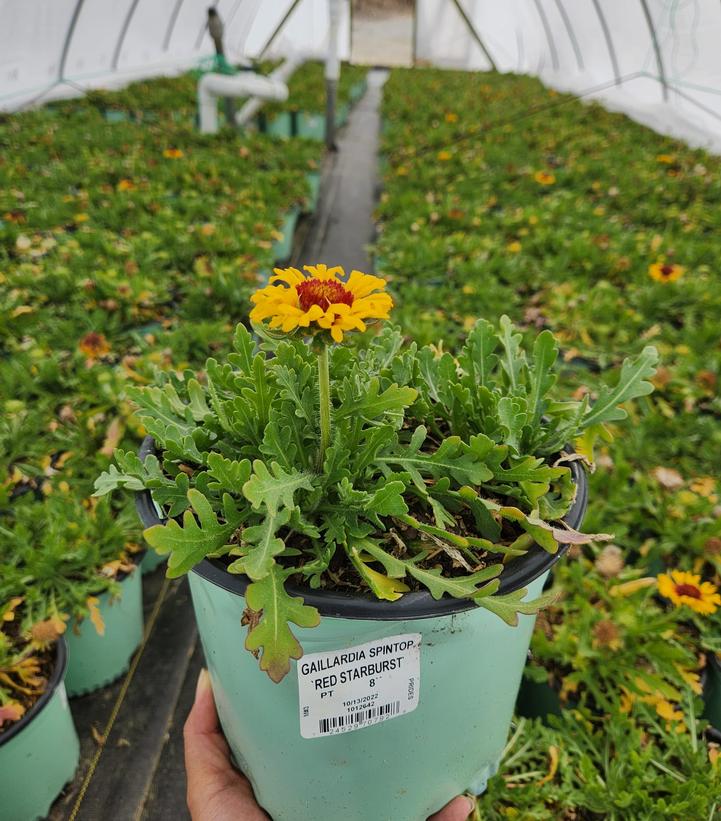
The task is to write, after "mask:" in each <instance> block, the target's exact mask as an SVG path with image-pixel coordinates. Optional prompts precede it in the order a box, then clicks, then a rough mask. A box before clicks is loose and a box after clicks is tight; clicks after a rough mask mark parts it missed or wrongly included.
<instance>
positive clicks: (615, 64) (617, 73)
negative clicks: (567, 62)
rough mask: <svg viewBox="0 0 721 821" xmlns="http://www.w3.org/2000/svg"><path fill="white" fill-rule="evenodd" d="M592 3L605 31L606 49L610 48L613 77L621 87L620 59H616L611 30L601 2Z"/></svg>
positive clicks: (595, 0)
mask: <svg viewBox="0 0 721 821" xmlns="http://www.w3.org/2000/svg"><path fill="white" fill-rule="evenodd" d="M591 2H592V3H593V7H594V8H595V9H596V15H597V17H598V22H599V23H600V24H601V29H602V30H603V36H604V38H605V40H606V47H607V48H608V56H609V57H610V58H611V65H612V66H613V76H614V78H615V80H616V85H617V86H620V85H621V72H620V70H619V68H618V58H617V57H616V49H615V48H614V46H613V38H612V37H611V30H610V29H609V27H608V22H607V21H606V17H605V16H604V13H603V9H602V8H601V4H600V3H599V0H591Z"/></svg>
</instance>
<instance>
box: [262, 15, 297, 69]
mask: <svg viewBox="0 0 721 821" xmlns="http://www.w3.org/2000/svg"><path fill="white" fill-rule="evenodd" d="M300 3H301V0H293V2H292V3H291V4H290V6H289V8H288V11H286V13H285V14H284V15H283V16H282V17H281V18H280V22H279V23H278V25H277V26H276V27H275V29H273V33H272V34H271V35H270V37H269V38H268V39H267V40H266V42H265V45H264V46H263V48H262V49H261V50H260V53H259V54H258V59H259V60H262V59H263V57H265V53H266V52H267V51H268V49H269V48H270V47H271V46H272V45H273V43H274V42H275V38H276V37H277V36H278V35H279V34H280V32H281V30H282V29H283V27H284V26H285V24H286V23H287V22H288V19H289V18H290V15H291V14H293V12H294V11H295V10H296V8H298V6H299V5H300Z"/></svg>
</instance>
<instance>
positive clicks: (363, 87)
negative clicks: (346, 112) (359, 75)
mask: <svg viewBox="0 0 721 821" xmlns="http://www.w3.org/2000/svg"><path fill="white" fill-rule="evenodd" d="M367 89H368V81H367V80H366V78H365V77H364V78H363V79H362V80H358V82H356V83H353V85H352V86H351V87H350V89H349V90H348V97H349V98H350V101H351V103H356V102H358V100H360V98H361V97H362V96H363V95H364V94H365V93H366V91H367Z"/></svg>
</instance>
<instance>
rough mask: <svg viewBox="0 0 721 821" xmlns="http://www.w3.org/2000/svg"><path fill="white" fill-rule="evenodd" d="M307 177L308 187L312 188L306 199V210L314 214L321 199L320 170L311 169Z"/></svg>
mask: <svg viewBox="0 0 721 821" xmlns="http://www.w3.org/2000/svg"><path fill="white" fill-rule="evenodd" d="M305 177H306V179H307V180H308V188H309V189H310V194H309V195H308V199H307V200H306V212H307V213H309V214H314V213H315V211H316V209H317V208H318V200H319V199H320V171H310V172H309V173H308V174H306V175H305Z"/></svg>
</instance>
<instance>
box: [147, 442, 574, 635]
mask: <svg viewBox="0 0 721 821" xmlns="http://www.w3.org/2000/svg"><path fill="white" fill-rule="evenodd" d="M154 452H155V442H154V440H153V437H152V436H146V437H145V439H144V440H143V443H142V445H141V446H140V450H139V451H138V456H139V457H140V459H141V460H144V459H145V457H146V456H147V455H148V454H150V453H154ZM562 452H563V453H573V452H574V451H573V449H572V448H571V446H570V445H567V446H566V447H564V448H563V451H562ZM568 467H569V469H570V471H571V476H572V478H573V481H574V484H575V486H576V498H575V500H574V502H573V504H572V505H571V508H570V510H569V511H568V513H567V514H566V516H565V517H564V518H563V520H562V521H563V522H565V523H566V524H567V525H568V526H569V527H572V528H573V529H574V530H576V529H578V528H579V527H580V525H581V522H582V521H583V517H584V515H585V513H586V508H587V506H588V479H587V477H586V471H585V470H584V469H583V466H582V465H581V463H580V461H579V460H573V461H570V462H569V463H568ZM135 507H136V510H137V511H138V515H139V517H140V520H141V522H142V523H143V526H144V527H145V528H148V527H152V526H153V525H159V524H163V521H164V520H163V519H161V518H160V516H159V515H158V513H157V511H156V508H155V502H154V501H153V498H152V496H151V494H150V491H149V490H141V491H137V492H136V494H135ZM569 547H570V544H568V543H565V544H564V543H560V544H559V546H558V550H557V551H556V552H555V553H548V552H547V551H546V550H544V549H543V548H542V547H541V546H540V545H539V544H537V543H534V544H533V545H531V547H530V548H529V550H528V552H527V553H526V554H525V555H524V556H519V557H516V558H515V559H512V560H511V561H510V562H508V564H507V565H506V567H505V569H504V570H503V572H502V573H501V575H500V577H499V580H500V587H499V588H498V591H497V593H495V594H494V595H504V594H506V593H513V592H514V591H515V590H520V589H521V588H522V587H526V586H527V585H529V584H530V583H531V582H533V581H535V580H536V579H537V578H538V577H539V576H541V575H542V574H543V573H545V572H546V571H547V570H550V569H551V568H552V567H553V566H554V565H555V564H556V563H557V562H558V561H559V560H560V559H561V558H562V557H563V556H565V554H566V553H567V552H568V548H569ZM192 572H193V573H196V574H197V575H198V576H200V577H201V578H202V579H205V580H206V581H209V582H210V583H211V584H214V585H216V586H218V587H221V588H223V589H224V590H227V591H228V592H229V593H233V594H234V595H236V596H241V597H244V596H245V591H246V588H247V587H248V585H249V584H250V583H251V582H250V580H249V579H248V578H247V577H246V576H244V575H235V574H233V573H228V572H227V570H226V569H225V565H223V563H222V562H220V561H219V560H218V559H202V560H201V561H200V562H198V564H196V565H195V567H193V569H192ZM285 589H286V590H287V592H288V593H289V594H290V595H292V596H301V597H302V598H303V601H304V603H305V604H307V605H309V606H311V607H315V608H317V610H318V612H319V613H320V615H321V616H326V617H330V618H342V619H370V620H373V619H375V620H378V621H404V620H406V619H429V618H436V617H438V616H450V615H453V614H455V613H463V612H465V611H467V610H475V609H476V608H477V607H478V605H477V604H476V603H475V602H473V601H471V600H470V599H454V598H450V597H446V596H443V598H441V599H437V600H436V599H434V598H433V597H432V596H431V594H430V592H428V591H425V590H418V591H414V592H412V593H406V594H404V595H403V596H401V598H400V599H397V600H396V601H393V602H390V601H382V600H381V599H376V598H373V597H371V596H358V595H355V596H354V595H348V594H346V593H341V592H339V591H328V590H322V589H319V590H314V589H313V588H311V587H304V586H301V585H293V584H286V586H285Z"/></svg>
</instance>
